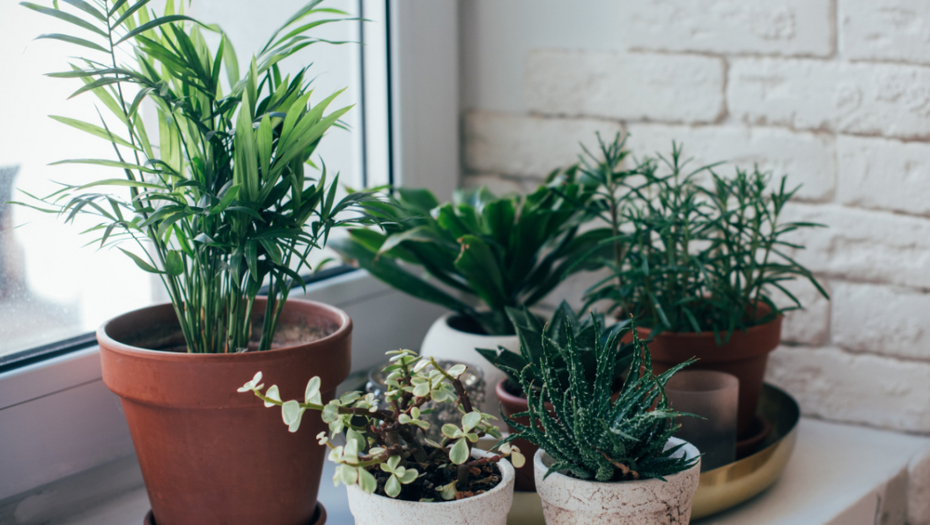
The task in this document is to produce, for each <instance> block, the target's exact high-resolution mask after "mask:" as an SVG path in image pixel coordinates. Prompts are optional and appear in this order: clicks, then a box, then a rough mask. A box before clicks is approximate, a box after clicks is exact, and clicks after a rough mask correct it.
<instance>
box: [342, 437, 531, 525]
mask: <svg viewBox="0 0 930 525" xmlns="http://www.w3.org/2000/svg"><path fill="white" fill-rule="evenodd" d="M471 455H472V457H474V458H478V457H487V456H489V455H490V454H488V453H487V452H485V451H483V450H478V449H477V448H475V449H472V454H471ZM497 467H498V470H499V472H500V473H501V481H500V483H498V484H497V486H496V487H494V488H493V489H491V490H489V491H488V492H485V493H484V494H479V495H478V496H472V497H470V498H465V499H461V500H456V501H442V500H441V499H440V500H439V501H436V502H431V503H420V502H418V501H400V500H396V499H394V498H389V497H387V496H379V495H377V494H367V493H365V492H362V489H360V488H358V485H351V486H349V487H346V489H347V491H348V494H349V510H351V511H352V515H353V516H355V525H428V524H429V525H432V524H437V525H440V524H441V525H454V524H460V523H461V524H471V525H506V524H507V513H508V512H509V511H510V505H511V504H513V466H512V465H511V464H510V462H509V461H507V460H503V461H499V462H498V463H497ZM437 496H438V494H437Z"/></svg>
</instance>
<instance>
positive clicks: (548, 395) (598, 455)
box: [504, 320, 698, 481]
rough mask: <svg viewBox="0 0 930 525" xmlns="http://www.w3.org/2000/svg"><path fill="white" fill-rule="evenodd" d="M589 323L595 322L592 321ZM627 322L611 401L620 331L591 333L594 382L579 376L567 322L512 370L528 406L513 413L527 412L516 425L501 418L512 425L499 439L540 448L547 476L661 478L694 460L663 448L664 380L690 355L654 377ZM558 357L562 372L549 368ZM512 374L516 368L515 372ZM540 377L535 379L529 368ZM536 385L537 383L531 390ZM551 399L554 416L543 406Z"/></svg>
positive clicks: (667, 426)
mask: <svg viewBox="0 0 930 525" xmlns="http://www.w3.org/2000/svg"><path fill="white" fill-rule="evenodd" d="M593 324H594V325H595V326H597V325H598V321H597V320H594V321H593ZM632 326H633V330H632V331H633V360H632V362H631V364H630V367H629V370H628V373H627V377H626V381H625V382H624V384H623V388H622V389H621V391H620V394H619V396H618V398H617V400H616V401H613V400H611V396H612V393H613V390H612V381H613V378H614V377H615V375H614V367H615V366H616V354H617V352H618V351H619V350H618V343H619V338H620V336H621V335H622V333H621V332H617V333H613V334H611V335H610V336H609V337H607V338H605V339H598V341H597V343H596V344H595V346H594V348H593V352H594V356H595V359H596V362H597V370H596V374H595V377H594V379H593V380H591V379H589V378H587V377H585V375H584V366H583V364H582V362H581V353H580V352H579V347H578V341H577V340H576V338H575V335H574V330H573V329H572V328H571V327H570V326H564V327H563V328H562V332H563V334H564V335H563V337H562V340H564V343H560V342H557V341H556V340H554V339H551V338H548V337H543V338H541V339H538V340H537V341H538V343H536V342H531V341H528V342H530V344H538V345H539V346H538V347H537V348H535V349H530V348H526V349H525V350H524V348H523V347H522V345H521V351H531V352H534V353H535V354H537V355H538V356H539V360H538V362H533V363H531V364H530V365H528V366H527V367H526V368H525V369H524V370H523V371H522V372H520V373H519V376H520V380H521V384H522V385H523V391H524V392H526V395H527V401H528V402H529V410H528V411H527V412H523V413H519V414H514V417H515V418H516V417H529V424H528V425H521V424H519V423H517V422H515V421H512V420H511V419H510V418H507V417H506V416H504V419H505V420H507V423H508V424H510V426H511V427H512V428H514V429H516V430H517V433H515V434H512V435H511V436H510V437H508V438H507V439H505V440H504V441H505V442H507V441H508V440H512V439H517V438H523V439H526V440H528V441H530V442H532V443H533V444H534V445H537V446H538V447H540V448H541V449H543V450H545V451H546V453H547V454H549V456H550V457H552V458H553V459H554V460H555V463H554V464H553V465H552V466H551V467H550V468H549V471H548V472H547V473H546V476H549V475H550V474H552V473H553V472H562V473H566V474H569V475H572V476H575V477H577V478H581V479H594V480H597V481H621V480H631V479H642V478H658V479H662V480H664V479H665V476H670V475H672V474H675V473H677V472H681V471H683V470H687V469H689V468H691V467H692V466H694V465H695V464H696V462H697V461H698V459H697V458H686V457H683V456H680V455H679V456H677V457H676V452H677V451H678V450H679V449H680V448H681V446H682V445H679V446H675V447H670V448H668V449H666V448H665V445H666V443H667V442H668V440H669V438H671V437H672V436H673V435H674V434H675V432H676V431H677V430H678V425H676V424H675V423H674V421H675V418H676V417H678V416H681V415H685V414H680V413H678V412H675V411H673V410H672V409H671V407H670V406H669V403H668V398H667V397H666V396H665V390H664V389H665V384H666V383H667V382H668V380H669V378H671V377H672V375H673V374H675V373H676V372H678V371H679V370H681V369H682V368H683V367H685V366H687V365H689V364H690V363H691V362H692V361H687V362H684V363H681V364H679V365H677V366H675V367H673V368H671V369H669V370H668V371H667V372H665V373H663V374H662V375H660V376H655V375H654V374H653V373H652V360H651V358H650V355H649V350H648V349H647V348H646V345H645V343H643V341H641V340H640V339H639V337H638V335H637V333H636V327H635V323H633V324H632ZM557 359H565V362H566V364H567V368H568V376H567V377H562V376H560V375H559V374H557V373H556V367H555V366H553V365H554V362H555V360H557ZM514 372H515V373H516V372H517V371H514ZM531 372H532V374H533V375H535V377H537V378H541V379H540V384H539V385H536V384H534V383H533V382H531V380H530V373H531ZM537 387H538V388H537ZM546 403H551V404H552V407H553V411H554V414H551V413H550V412H549V410H548V409H547V408H546Z"/></svg>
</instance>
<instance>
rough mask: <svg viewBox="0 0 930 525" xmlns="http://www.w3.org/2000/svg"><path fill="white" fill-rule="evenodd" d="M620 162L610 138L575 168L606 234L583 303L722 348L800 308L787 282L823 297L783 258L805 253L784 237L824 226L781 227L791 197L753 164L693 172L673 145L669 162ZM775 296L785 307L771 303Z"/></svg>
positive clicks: (617, 143) (593, 256) (807, 275)
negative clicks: (730, 171) (710, 336)
mask: <svg viewBox="0 0 930 525" xmlns="http://www.w3.org/2000/svg"><path fill="white" fill-rule="evenodd" d="M599 139H600V137H599ZM626 157H627V152H626V151H625V150H624V149H623V142H622V141H621V140H620V138H619V136H618V137H617V138H616V139H615V140H614V141H613V142H612V143H610V144H606V143H604V142H603V141H601V147H600V157H596V156H594V155H592V154H590V153H588V157H587V158H585V159H583V162H582V164H581V168H580V169H579V178H580V179H579V180H584V181H593V184H595V185H597V188H598V189H597V191H596V197H595V198H593V199H592V201H591V202H592V205H591V206H592V210H593V212H594V213H596V214H598V215H599V217H600V218H601V219H602V220H603V221H604V222H605V223H606V224H607V226H606V227H604V228H602V230H604V231H605V233H609V234H610V238H609V240H605V241H604V242H603V243H602V246H601V248H600V250H592V251H591V252H590V254H589V260H588V261H587V262H588V263H589V264H590V263H591V262H592V261H597V264H598V265H600V266H603V267H606V268H608V269H609V270H610V272H611V274H610V276H609V277H607V278H605V279H604V280H602V281H600V282H598V283H596V284H595V285H594V286H592V287H591V288H590V289H588V290H587V291H586V293H585V298H586V301H587V304H588V305H591V304H593V303H595V302H597V301H600V300H608V301H609V302H610V303H611V312H612V313H620V312H623V313H632V314H634V315H635V316H636V317H637V318H638V319H640V321H641V323H643V324H645V325H647V326H651V327H653V328H654V329H658V330H671V331H675V332H703V331H713V332H714V333H715V334H716V338H717V341H718V343H721V342H723V341H725V340H727V339H729V335H730V334H732V333H733V331H734V330H742V329H745V328H748V327H750V326H754V325H757V324H762V323H766V322H768V321H770V320H772V319H774V318H775V317H776V316H779V315H783V314H784V313H785V312H788V311H791V310H795V309H798V308H801V307H802V305H801V303H800V301H798V299H797V298H796V297H795V296H794V295H792V294H791V292H790V291H788V290H787V289H786V288H785V287H784V283H785V282H786V281H791V280H794V279H797V278H802V279H806V280H808V281H809V282H810V283H811V284H812V285H813V286H815V287H816V288H817V290H818V291H819V292H820V293H821V294H822V295H823V296H824V297H828V296H827V293H826V291H825V290H824V289H823V287H821V286H820V284H819V283H818V282H817V280H816V278H814V276H813V274H812V273H811V272H810V271H809V270H808V269H806V268H804V267H803V266H801V265H800V264H799V263H798V262H797V261H795V260H794V259H792V258H791V257H790V256H789V255H788V254H787V253H786V251H785V250H786V249H787V248H795V249H800V248H803V247H802V246H798V245H795V244H792V243H791V242H790V241H788V240H787V237H788V236H789V234H791V233H792V232H794V231H795V230H798V229H802V228H812V227H819V226H822V225H819V224H814V223H809V222H785V221H783V220H782V214H783V212H784V209H785V204H786V203H787V202H788V201H789V200H790V199H791V198H792V197H793V196H794V195H795V193H796V192H797V188H794V189H788V188H787V177H784V176H783V177H782V178H781V179H780V180H779V181H777V182H775V181H773V179H772V175H771V174H770V173H767V172H761V171H759V169H758V167H756V168H754V169H753V170H752V171H746V170H742V169H739V168H737V169H736V172H735V175H734V176H732V177H723V176H720V175H718V174H717V173H715V172H714V167H715V166H716V165H709V166H701V167H698V168H696V169H693V170H691V169H689V168H688V166H687V165H688V160H686V159H685V158H684V157H683V154H682V148H681V146H680V145H678V144H675V143H673V144H672V153H671V155H670V156H669V157H667V158H666V157H663V156H661V155H660V156H658V157H656V158H649V157H647V158H645V159H644V160H643V161H641V162H639V163H637V164H636V165H635V166H634V167H630V168H627V167H624V161H625V159H626ZM607 247H609V248H610V249H609V250H607V249H605V248H607ZM774 290H780V291H782V292H783V293H784V294H785V295H786V296H787V297H788V298H789V299H790V300H791V302H792V304H791V305H789V306H784V307H782V306H779V305H777V304H776V303H775V302H774V301H773V300H772V297H771V293H772V292H773V291H774ZM762 305H765V306H766V307H767V308H766V309H765V314H764V315H763V314H762V313H761V312H760V306H762Z"/></svg>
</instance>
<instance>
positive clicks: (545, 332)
mask: <svg viewBox="0 0 930 525" xmlns="http://www.w3.org/2000/svg"><path fill="white" fill-rule="evenodd" d="M507 317H509V318H510V322H511V323H513V326H514V328H515V329H516V331H517V337H519V339H520V348H521V352H520V353H517V352H514V351H512V350H508V349H506V348H504V347H503V346H500V347H498V348H497V349H496V350H492V349H490V348H476V350H477V351H478V353H480V354H481V355H482V356H483V357H484V358H485V359H487V360H488V361H490V362H491V363H493V364H494V366H496V367H498V368H500V369H501V370H503V371H504V372H506V373H507V379H508V380H509V382H510V386H512V387H513V388H520V372H519V371H522V370H524V369H526V373H527V374H528V375H529V376H528V377H529V380H530V382H533V383H535V384H537V385H538V384H540V379H541V378H540V377H539V376H537V375H535V373H534V372H533V371H534V370H535V369H537V368H538V366H539V364H540V353H541V348H542V339H543V338H544V337H548V338H549V339H553V340H554V341H556V342H557V343H558V345H557V347H558V348H562V349H564V348H566V345H567V342H568V341H567V340H566V337H565V332H564V331H563V330H562V329H563V327H570V328H571V333H573V334H574V336H575V343H576V345H577V347H578V354H579V358H580V360H581V366H582V368H583V369H584V376H585V378H587V379H588V380H589V381H593V380H594V379H595V373H596V371H597V362H596V360H595V354H594V348H595V347H596V346H597V343H598V341H606V340H607V338H609V337H611V336H612V335H614V334H617V333H619V332H621V331H624V330H626V329H627V328H629V325H630V321H621V322H619V323H615V324H613V325H609V326H608V325H607V322H606V320H605V318H604V314H603V313H595V312H592V313H591V314H589V315H584V316H583V315H579V314H577V313H575V311H574V310H572V307H571V306H569V304H568V303H567V302H565V301H562V304H560V305H559V307H558V308H556V310H555V312H554V313H553V314H552V319H551V320H550V321H549V322H548V323H545V324H544V323H543V321H542V320H541V319H540V317H539V316H538V315H536V314H534V313H532V312H530V311H529V310H528V309H527V308H526V307H524V308H522V309H521V308H507ZM632 359H633V345H632V344H629V343H627V344H620V351H619V352H617V353H616V354H615V355H614V361H615V366H614V377H613V378H612V380H611V384H615V383H617V382H618V381H619V380H620V376H621V373H622V372H623V371H624V370H626V367H627V366H629V364H630V361H631V360H632ZM530 363H534V364H536V365H537V366H536V367H530V368H528V369H527V368H526V367H527V365H528V364H530ZM550 365H551V366H552V367H554V370H555V373H556V374H557V375H559V376H560V377H562V378H567V377H568V366H567V364H566V361H565V358H564V357H563V356H562V355H555V356H553V358H552V359H550ZM515 371H518V372H515Z"/></svg>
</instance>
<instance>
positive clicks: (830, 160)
mask: <svg viewBox="0 0 930 525" xmlns="http://www.w3.org/2000/svg"><path fill="white" fill-rule="evenodd" d="M627 130H628V131H629V138H628V139H627V145H628V146H629V147H630V149H631V150H632V151H634V152H636V153H637V154H640V155H645V154H650V155H651V154H654V153H655V152H660V153H662V154H665V155H667V154H668V153H669V152H670V151H671V148H672V141H673V140H675V141H677V142H679V143H683V144H684V148H685V150H684V152H685V156H686V157H692V158H693V160H692V165H693V166H695V167H697V166H701V165H706V164H710V163H714V162H719V161H727V162H728V163H729V164H728V165H724V166H720V167H718V168H715V171H716V172H717V173H719V174H726V175H729V174H732V173H733V169H734V168H733V167H732V166H739V167H741V168H744V169H752V167H753V165H754V164H758V165H759V167H760V168H761V169H763V170H770V171H772V172H773V174H774V176H775V177H774V180H776V181H777V180H779V179H780V178H781V176H782V175H786V174H787V175H788V186H789V187H794V186H798V185H800V186H801V188H800V190H798V194H797V197H798V198H799V199H803V200H809V201H825V200H828V199H831V198H832V197H833V192H834V185H835V181H836V161H835V157H836V151H835V145H834V139H833V137H832V136H831V135H829V134H825V133H793V132H791V131H788V130H785V129H779V128H751V127H745V126H698V127H691V126H668V125H662V124H629V125H628V126H627Z"/></svg>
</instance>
